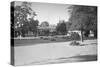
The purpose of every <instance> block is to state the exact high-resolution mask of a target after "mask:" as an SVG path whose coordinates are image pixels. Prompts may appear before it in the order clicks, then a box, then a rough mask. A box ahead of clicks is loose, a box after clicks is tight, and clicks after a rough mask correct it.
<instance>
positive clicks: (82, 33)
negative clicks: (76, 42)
mask: <svg viewBox="0 0 100 67" xmlns="http://www.w3.org/2000/svg"><path fill="white" fill-rule="evenodd" d="M80 37H81V41H82V42H83V41H84V40H83V31H81V35H80Z"/></svg>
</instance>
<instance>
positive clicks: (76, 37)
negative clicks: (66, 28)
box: [70, 32, 80, 40]
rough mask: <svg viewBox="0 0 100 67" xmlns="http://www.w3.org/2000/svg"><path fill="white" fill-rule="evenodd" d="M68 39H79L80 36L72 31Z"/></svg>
mask: <svg viewBox="0 0 100 67" xmlns="http://www.w3.org/2000/svg"><path fill="white" fill-rule="evenodd" d="M70 39H71V40H80V36H79V34H78V33H76V32H72V33H71V36H70Z"/></svg>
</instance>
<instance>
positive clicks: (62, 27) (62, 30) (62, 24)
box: [56, 20, 67, 35]
mask: <svg viewBox="0 0 100 67" xmlns="http://www.w3.org/2000/svg"><path fill="white" fill-rule="evenodd" d="M56 30H57V32H58V34H59V33H60V34H62V35H65V34H66V33H67V27H66V22H65V21H63V20H62V21H59V23H58V24H57V27H56Z"/></svg>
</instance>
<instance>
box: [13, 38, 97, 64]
mask: <svg viewBox="0 0 100 67" xmlns="http://www.w3.org/2000/svg"><path fill="white" fill-rule="evenodd" d="M79 42H80V41H79ZM70 43H71V41H68V42H54V43H38V44H36V45H34V44H32V43H31V44H32V45H28V44H26V45H28V46H17V47H16V46H15V47H14V48H15V65H31V64H32V65H33V64H48V63H62V62H78V61H96V60H97V40H96V39H95V40H85V41H84V42H82V43H81V44H87V45H84V46H71V45H69V44H70Z"/></svg>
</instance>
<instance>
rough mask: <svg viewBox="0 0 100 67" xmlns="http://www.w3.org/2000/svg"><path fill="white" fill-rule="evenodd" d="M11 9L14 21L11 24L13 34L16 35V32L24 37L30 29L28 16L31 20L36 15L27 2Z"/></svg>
mask: <svg viewBox="0 0 100 67" xmlns="http://www.w3.org/2000/svg"><path fill="white" fill-rule="evenodd" d="M13 8H14V13H13V15H14V21H13V22H11V23H12V24H13V28H14V31H15V32H14V34H15V35H16V34H17V32H18V33H19V35H21V36H25V33H27V32H28V31H29V29H30V27H29V25H30V23H29V22H30V21H29V18H28V16H31V18H32V19H33V18H34V17H35V16H36V13H35V12H34V11H33V10H32V8H31V3H28V2H22V4H21V5H16V6H13ZM11 18H12V17H11ZM17 36H18V35H17Z"/></svg>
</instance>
